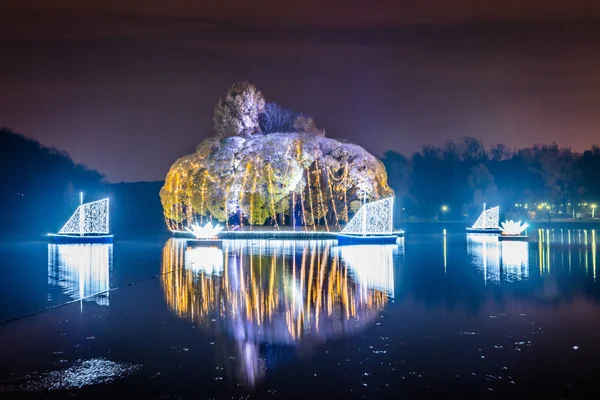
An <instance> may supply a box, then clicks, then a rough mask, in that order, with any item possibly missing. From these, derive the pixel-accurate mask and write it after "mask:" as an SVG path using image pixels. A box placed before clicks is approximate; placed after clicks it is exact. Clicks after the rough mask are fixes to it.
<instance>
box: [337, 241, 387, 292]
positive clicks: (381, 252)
mask: <svg viewBox="0 0 600 400" xmlns="http://www.w3.org/2000/svg"><path fill="white" fill-rule="evenodd" d="M395 247H396V246H395V245H387V246H383V245H359V246H342V247H340V255H341V256H342V260H343V261H344V262H345V263H346V265H347V266H348V267H349V268H350V271H351V272H352V274H353V275H354V276H355V278H356V281H357V282H359V283H360V284H361V285H364V288H365V289H367V288H368V289H376V290H379V291H381V292H384V293H387V294H388V295H389V296H390V297H392V298H393V297H394V260H393V251H394V248H395Z"/></svg>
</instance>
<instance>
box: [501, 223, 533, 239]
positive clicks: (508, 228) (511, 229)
mask: <svg viewBox="0 0 600 400" xmlns="http://www.w3.org/2000/svg"><path fill="white" fill-rule="evenodd" d="M527 227H529V224H527V222H525V223H524V224H523V223H521V221H519V222H515V221H513V220H510V221H504V222H503V223H502V224H501V228H500V229H501V230H502V234H503V235H510V236H517V235H520V234H521V233H522V232H523V231H524V230H525V229H527Z"/></svg>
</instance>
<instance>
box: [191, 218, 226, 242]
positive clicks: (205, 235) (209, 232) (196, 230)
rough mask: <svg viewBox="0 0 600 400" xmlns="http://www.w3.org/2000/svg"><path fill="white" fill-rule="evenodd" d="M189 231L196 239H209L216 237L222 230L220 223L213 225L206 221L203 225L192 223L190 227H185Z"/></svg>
mask: <svg viewBox="0 0 600 400" xmlns="http://www.w3.org/2000/svg"><path fill="white" fill-rule="evenodd" d="M185 229H186V230H187V231H188V232H189V233H191V234H192V235H194V236H195V237H196V239H211V238H215V237H217V235H218V234H219V232H221V231H222V230H223V227H222V226H221V225H215V226H213V225H212V223H210V222H208V223H206V225H204V226H200V225H198V224H194V225H192V227H191V229H190V228H185Z"/></svg>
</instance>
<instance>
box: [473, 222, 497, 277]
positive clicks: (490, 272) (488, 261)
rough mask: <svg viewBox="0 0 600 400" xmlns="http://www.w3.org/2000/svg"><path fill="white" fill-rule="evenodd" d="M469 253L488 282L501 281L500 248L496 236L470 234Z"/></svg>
mask: <svg viewBox="0 0 600 400" xmlns="http://www.w3.org/2000/svg"><path fill="white" fill-rule="evenodd" d="M467 252H468V253H469V254H470V255H471V257H472V259H473V264H474V265H475V266H476V267H477V268H479V269H480V270H481V272H482V274H483V279H484V280H485V281H486V283H487V281H488V280H492V281H498V280H500V248H499V243H498V237H497V236H495V235H486V234H477V233H468V234H467Z"/></svg>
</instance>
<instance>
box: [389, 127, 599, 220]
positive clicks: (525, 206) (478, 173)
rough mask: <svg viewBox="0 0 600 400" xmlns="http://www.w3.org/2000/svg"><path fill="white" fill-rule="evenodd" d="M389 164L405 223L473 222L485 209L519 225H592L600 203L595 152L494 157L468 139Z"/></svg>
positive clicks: (496, 148) (496, 151) (394, 157)
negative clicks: (523, 221) (551, 221)
mask: <svg viewBox="0 0 600 400" xmlns="http://www.w3.org/2000/svg"><path fill="white" fill-rule="evenodd" d="M382 161H383V163H384V165H385V167H386V170H387V173H388V183H389V185H390V186H391V187H392V188H393V189H394V190H395V192H396V196H397V202H396V204H397V207H398V211H399V213H400V216H401V218H402V219H403V220H436V219H438V220H464V219H473V218H476V217H477V215H478V214H479V213H480V212H481V209H482V207H483V204H484V203H486V204H487V205H488V206H494V205H500V206H501V209H502V210H503V213H506V215H507V216H509V217H514V218H528V219H546V218H553V217H554V218H557V217H565V218H566V217H571V218H572V217H575V218H590V217H591V215H592V210H593V207H594V206H597V205H598V201H599V200H600V180H599V179H598V176H597V173H598V171H600V147H598V146H596V145H594V146H592V147H591V148H589V149H587V150H585V151H583V152H576V151H573V150H572V149H571V148H568V147H559V146H558V145H557V144H556V143H552V144H549V145H548V144H540V145H535V146H532V147H528V148H524V149H516V150H513V149H509V148H508V147H507V146H506V145H503V144H496V145H493V146H492V147H491V148H490V149H489V150H488V149H486V148H485V147H484V146H483V144H482V143H481V141H479V140H478V139H476V138H473V137H465V138H463V140H462V141H460V142H455V141H452V140H449V141H447V142H446V143H445V144H444V145H443V146H441V147H437V146H431V145H427V146H423V148H422V149H421V150H420V151H418V152H415V153H414V154H412V155H411V156H408V157H407V156H405V155H403V154H401V153H399V152H397V151H395V150H389V151H387V152H386V153H385V154H384V156H383V158H382ZM595 216H596V217H598V212H596V214H595Z"/></svg>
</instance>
